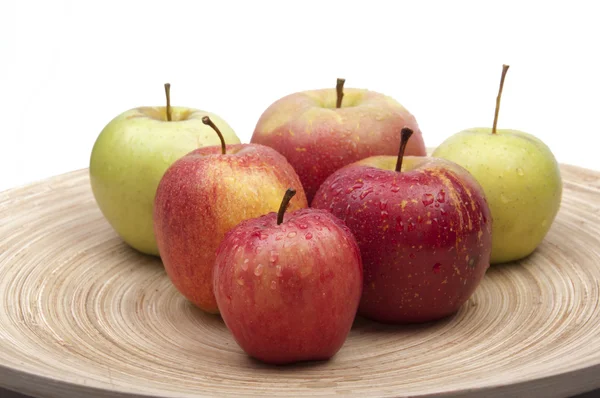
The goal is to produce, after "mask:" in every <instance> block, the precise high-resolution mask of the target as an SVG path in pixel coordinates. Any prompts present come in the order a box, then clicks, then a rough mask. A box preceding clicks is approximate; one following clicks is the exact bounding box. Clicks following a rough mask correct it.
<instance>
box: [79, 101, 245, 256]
mask: <svg viewBox="0 0 600 398" xmlns="http://www.w3.org/2000/svg"><path fill="white" fill-rule="evenodd" d="M166 109H167V107H140V108H135V109H131V110H128V111H126V112H124V113H122V114H120V115H119V116H117V117H116V118H114V119H113V120H112V121H110V122H109V123H108V125H107V126H106V127H105V128H104V129H103V130H102V132H101V133H100V135H99V136H98V138H97V140H96V142H95V144H94V147H93V149H92V154H91V158H90V169H89V173H90V182H91V186H92V191H93V193H94V197H95V199H96V202H97V203H98V206H99V207H100V210H101V211H102V213H103V215H104V216H105V217H106V219H107V220H108V222H109V223H110V225H111V226H112V227H113V228H114V229H115V231H116V232H117V233H118V234H119V236H121V238H122V239H123V240H124V241H125V242H126V243H128V244H129V245H130V246H132V247H133V248H135V249H137V250H139V251H140V252H142V253H146V254H151V255H158V254H159V253H158V248H157V243H156V239H155V237H154V228H153V204H154V197H155V193H156V189H157V187H158V183H159V182H160V180H161V178H162V176H163V174H164V173H165V171H166V170H167V168H168V167H169V166H170V165H171V164H172V163H173V162H174V161H175V160H177V159H179V158H180V157H182V156H184V155H186V154H187V153H189V152H191V151H193V150H194V149H197V148H200V147H204V146H210V145H220V140H219V137H218V135H217V134H216V133H215V131H214V130H213V129H212V128H211V127H210V126H207V125H205V124H204V123H202V117H203V116H209V117H210V118H211V119H212V121H213V122H214V123H215V124H216V125H217V126H218V127H219V129H220V130H221V132H222V134H223V137H224V138H225V142H226V143H227V144H239V143H240V140H239V138H238V137H237V135H236V134H235V132H234V131H233V129H232V128H231V127H230V126H229V125H228V124H227V123H226V122H225V121H224V120H223V119H221V118H220V117H219V116H217V115H215V114H213V113H210V112H205V111H202V110H198V109H191V108H184V107H170V109H171V120H170V121H167V116H166V114H167V111H166Z"/></svg>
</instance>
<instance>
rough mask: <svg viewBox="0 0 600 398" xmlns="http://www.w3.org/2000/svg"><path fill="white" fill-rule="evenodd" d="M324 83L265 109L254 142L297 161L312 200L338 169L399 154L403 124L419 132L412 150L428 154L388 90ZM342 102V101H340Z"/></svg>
mask: <svg viewBox="0 0 600 398" xmlns="http://www.w3.org/2000/svg"><path fill="white" fill-rule="evenodd" d="M338 82H339V83H338V90H337V95H336V91H334V90H332V89H322V90H311V91H305V92H300V93H294V94H291V95H288V96H286V97H283V98H281V99H279V100H278V101H276V102H275V103H273V104H272V105H271V106H269V108H267V110H266V111H265V112H264V113H263V114H262V116H261V117H260V119H259V120H258V123H257V125H256V128H255V130H254V134H253V136H252V139H251V142H252V143H257V144H263V145H267V146H270V147H272V148H274V149H276V150H277V151H278V152H279V153H281V154H282V155H284V156H285V157H286V158H287V160H288V161H289V162H290V163H291V164H292V166H294V169H295V170H296V172H297V173H298V175H299V176H300V181H302V186H303V187H304V190H305V192H306V196H307V198H308V202H309V204H310V202H311V201H312V198H313V197H314V195H315V193H316V192H317V189H319V186H320V185H321V184H322V183H323V181H325V179H326V178H327V177H328V176H329V175H330V174H331V173H333V172H334V171H336V170H338V169H339V168H341V167H343V166H346V165H348V164H350V163H353V162H356V161H358V160H360V159H363V158H366V157H369V156H374V155H395V151H396V149H397V146H398V141H399V140H400V129H401V128H402V127H404V126H408V127H410V128H411V129H412V130H413V131H414V132H415V134H414V137H413V139H412V140H411V142H410V143H409V145H408V147H407V149H406V152H407V155H416V156H424V155H426V148H425V144H424V142H423V137H422V134H421V131H420V130H419V126H418V124H417V121H416V119H415V117H414V116H413V115H412V114H411V113H409V112H408V110H406V108H404V107H403V106H402V105H400V104H399V103H398V102H396V101H395V100H393V99H392V98H390V97H388V96H385V95H383V94H380V93H377V92H373V91H368V90H362V89H352V88H350V89H346V90H345V92H343V90H342V84H343V80H342V79H338ZM340 103H341V106H339V104H340Z"/></svg>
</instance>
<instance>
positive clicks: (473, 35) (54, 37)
mask: <svg viewBox="0 0 600 398" xmlns="http://www.w3.org/2000/svg"><path fill="white" fill-rule="evenodd" d="M594 4H595V2H593V1H589V2H583V1H563V2H552V1H544V2H541V1H540V2H539V3H538V2H533V1H529V2H527V1H515V2H510V1H501V2H491V1H472V2H465V1H439V2H432V1H412V2H407V1H404V2H403V1H394V2H392V1H390V2H382V1H373V0H368V1H367V0H363V1H358V2H351V1H325V0H321V1H307V0H302V1H295V2H284V1H279V2H266V1H245V2H242V1H240V2H231V1H217V0H214V1H194V2H192V1H188V2H185V1H166V0H163V1H95V2H92V1H79V2H77V1H66V0H53V1H22V0H19V1H10V0H0V115H1V117H2V121H1V123H0V190H4V189H7V188H9V187H12V186H15V185H21V184H24V183H27V182H30V181H34V180H38V179H40V178H44V177H48V176H51V175H55V174H59V173H63V172H67V171H70V170H74V169H79V168H83V167H87V165H88V161H89V155H90V151H91V148H92V145H93V143H94V140H95V139H96V137H97V135H98V134H99V133H100V131H101V130H102V128H103V127H104V126H105V125H106V123H108V122H109V121H110V120H111V119H112V118H113V117H114V116H116V115H117V114H119V113H121V112H123V111H125V110H127V109H129V108H132V107H135V106H139V105H162V104H163V101H164V99H163V95H164V94H163V86H162V85H163V83H165V82H167V81H168V82H171V84H172V97H173V104H174V105H185V106H191V107H196V108H200V109H204V110H209V111H212V112H216V113H217V114H219V115H221V116H222V117H223V118H225V119H226V120H227V121H228V122H229V123H230V124H231V125H232V126H233V127H234V129H235V130H236V132H237V133H238V135H239V136H240V138H241V139H242V140H243V141H245V142H247V141H248V140H249V139H250V136H251V134H252V131H253V128H254V126H255V124H256V121H257V120H258V118H259V116H260V114H261V113H262V112H263V110H264V109H265V108H266V107H267V106H269V105H270V104H271V103H272V102H273V101H275V100H276V99H278V98H280V97H281V96H284V95H286V94H289V93H291V92H295V91H300V90H305V89H312V88H322V87H333V86H334V85H335V79H336V78H337V77H344V78H346V85H347V86H348V87H362V88H369V89H372V90H376V91H380V92H383V93H386V94H388V95H390V96H392V97H394V98H396V99H397V100H398V101H400V102H401V103H403V104H404V105H405V106H406V107H407V108H408V109H409V110H410V111H411V112H412V113H413V114H414V115H415V116H416V117H417V120H418V121H419V124H420V125H421V128H422V130H423V133H424V137H425V140H426V144H427V145H429V146H434V145H437V144H439V143H440V142H441V141H442V140H443V139H444V138H445V137H447V136H448V135H450V134H452V133H455V132H457V131H459V130H461V129H463V128H467V127H472V126H481V125H488V126H489V125H491V123H492V119H493V111H494V104H495V97H496V92H497V88H498V82H499V77H500V72H501V65H502V64H503V63H508V64H510V65H511V68H510V70H509V72H508V76H507V80H506V85H505V89H504V96H503V101H502V108H501V113H500V121H499V127H506V128H516V129H521V130H524V131H527V132H530V133H532V134H535V135H537V136H538V137H540V138H541V139H542V140H544V141H545V142H546V143H547V144H548V145H549V146H550V148H551V149H552V150H553V151H554V153H555V155H556V157H557V158H558V160H559V161H560V162H565V163H573V164H577V165H581V166H584V167H589V168H595V169H600V160H599V157H598V156H597V155H596V154H597V151H598V148H597V146H596V145H595V144H594V142H595V141H594V140H595V138H596V137H598V136H599V133H600V127H598V126H599V124H598V120H597V119H598V115H599V113H600V112H599V110H600V61H599V60H598V53H599V51H600V27H599V26H600V24H599V22H598V15H599V14H598V12H597V11H596V10H595V8H596V7H597V6H595V5H594Z"/></svg>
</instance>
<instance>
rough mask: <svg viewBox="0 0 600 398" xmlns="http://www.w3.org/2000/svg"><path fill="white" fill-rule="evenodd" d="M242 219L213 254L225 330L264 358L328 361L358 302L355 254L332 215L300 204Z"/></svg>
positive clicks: (359, 277)
mask: <svg viewBox="0 0 600 398" xmlns="http://www.w3.org/2000/svg"><path fill="white" fill-rule="evenodd" d="M293 194H294V191H293V190H288V191H287V192H286V195H285V196H284V200H283V202H282V204H281V206H280V209H279V212H278V213H270V214H267V215H265V216H262V217H259V218H254V219H250V220H246V221H244V222H242V223H240V224H239V225H238V226H237V227H235V228H233V229H232V230H231V231H230V232H229V233H228V234H227V236H226V237H225V239H224V240H223V242H222V243H221V245H220V246H219V249H218V252H217V259H216V263H215V268H214V292H215V296H216V300H217V304H218V307H219V311H220V313H221V317H222V318H223V320H224V322H225V324H226V325H227V328H228V329H229V330H230V331H231V333H232V334H233V337H234V339H235V340H236V342H237V343H238V345H239V346H240V347H241V348H242V349H243V350H244V351H245V352H246V353H247V354H248V355H250V356H252V357H254V358H256V359H259V360H261V361H263V362H267V363H271V364H287V363H293V362H300V361H310V360H313V361H316V360H327V359H329V358H331V357H332V356H334V355H335V354H336V353H337V352H338V351H339V350H340V348H341V347H342V345H343V344H344V342H345V340H346V338H347V336H348V333H349V332H350V328H351V327H352V323H353V321H354V318H355V315H356V310H357V308H358V303H359V301H360V296H361V291H362V286H363V279H362V278H363V275H362V262H361V258H360V252H359V249H358V245H357V244H356V240H355V239H354V237H353V236H352V233H351V232H350V230H349V229H348V228H347V227H346V226H344V224H343V223H342V222H341V221H340V220H339V219H338V218H336V217H334V216H333V215H332V214H331V213H329V212H327V211H323V210H317V209H301V210H296V211H293V212H289V213H285V215H284V212H285V209H286V207H287V202H288V201H289V199H290V198H291V197H292V196H293Z"/></svg>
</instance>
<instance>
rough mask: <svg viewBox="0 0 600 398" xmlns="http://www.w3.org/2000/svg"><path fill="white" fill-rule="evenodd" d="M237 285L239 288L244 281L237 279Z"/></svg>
mask: <svg viewBox="0 0 600 398" xmlns="http://www.w3.org/2000/svg"><path fill="white" fill-rule="evenodd" d="M237 284H238V285H240V286H244V280H243V279H242V278H240V279H238V280H237Z"/></svg>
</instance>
